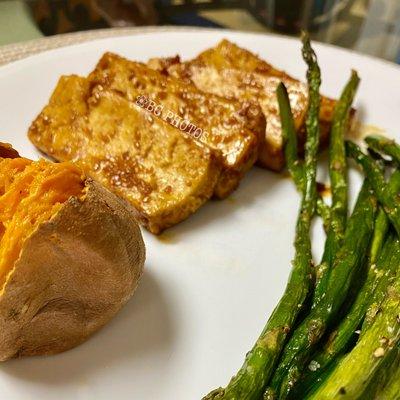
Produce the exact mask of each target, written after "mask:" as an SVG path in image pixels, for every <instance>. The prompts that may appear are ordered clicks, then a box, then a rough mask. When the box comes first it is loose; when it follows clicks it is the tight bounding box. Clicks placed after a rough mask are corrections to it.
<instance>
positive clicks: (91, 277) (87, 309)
mask: <svg viewBox="0 0 400 400" xmlns="http://www.w3.org/2000/svg"><path fill="white" fill-rule="evenodd" d="M0 155H1V157H2V158H0V360H1V361H4V360H7V359H10V358H14V357H21V356H31V355H44V354H54V353H59V352H62V351H65V350H68V349H70V348H72V347H74V346H77V345H78V344H80V343H82V342H83V341H85V340H86V339H87V338H88V337H89V336H90V335H91V334H92V333H94V332H95V331H97V330H98V329H99V328H101V327H102V326H103V325H105V324H106V323H107V322H108V321H109V320H110V318H111V317H112V316H113V315H114V314H115V313H116V312H117V311H118V310H119V309H120V308H121V307H122V306H123V305H124V304H125V303H126V302H127V300H128V299H129V298H130V296H131V295H132V294H133V292H134V290H135V289H136V286H137V284H138V281H139V278H140V276H141V274H142V271H143V264H144V258H145V248H144V244H143V240H142V236H141V232H140V229H139V227H138V225H137V223H136V221H135V219H134V218H133V216H132V213H131V210H130V208H129V205H127V204H125V203H123V202H122V201H121V200H119V199H118V198H117V197H116V196H115V195H113V194H111V193H110V192H108V191H106V190H105V189H103V188H102V187H101V186H100V185H99V184H97V183H95V182H93V181H92V180H90V179H85V177H84V175H83V173H82V171H81V170H80V169H79V168H78V167H76V166H75V165H73V164H71V163H61V164H55V163H50V162H47V161H44V160H41V161H37V162H32V161H30V160H28V159H25V158H18V157H17V153H15V152H14V151H12V149H10V148H9V147H4V146H1V145H0ZM9 156H11V157H14V158H5V157H9Z"/></svg>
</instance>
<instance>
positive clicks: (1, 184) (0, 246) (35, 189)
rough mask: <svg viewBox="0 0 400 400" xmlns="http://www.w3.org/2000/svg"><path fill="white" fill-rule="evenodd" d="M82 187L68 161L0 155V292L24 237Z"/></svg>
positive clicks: (78, 174)
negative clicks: (48, 160)
mask: <svg viewBox="0 0 400 400" xmlns="http://www.w3.org/2000/svg"><path fill="white" fill-rule="evenodd" d="M0 149H1V152H2V154H3V156H4V157H6V156H7V157H16V154H17V153H16V152H13V151H12V149H10V148H7V147H4V146H3V147H1V146H0ZM6 152H7V154H6ZM83 189H84V176H83V174H82V171H81V170H80V169H79V168H78V167H76V166H74V165H73V164H71V163H61V164H54V163H49V162H47V161H45V160H40V161H37V162H33V161H31V160H28V159H26V158H0V294H2V292H3V290H4V287H5V283H6V281H7V279H8V277H9V276H10V275H11V274H12V271H13V268H14V264H15V262H16V261H17V260H18V258H19V255H20V253H21V250H22V248H23V244H24V242H25V240H26V239H27V238H28V237H29V236H30V235H31V234H32V233H33V232H35V231H36V229H37V228H38V227H39V226H40V225H41V224H42V223H43V222H47V221H49V220H50V219H51V217H52V216H53V215H55V214H56V213H57V212H58V211H59V210H60V208H61V207H62V205H63V204H64V203H65V202H66V201H67V200H68V199H69V198H70V197H71V196H76V197H79V196H81V195H82V194H83Z"/></svg>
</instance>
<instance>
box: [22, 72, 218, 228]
mask: <svg viewBox="0 0 400 400" xmlns="http://www.w3.org/2000/svg"><path fill="white" fill-rule="evenodd" d="M28 136H29V138H30V140H31V141H32V142H33V143H34V144H35V145H36V146H37V147H38V148H39V149H40V150H41V151H43V152H44V153H46V154H48V155H49V156H51V157H53V158H54V159H56V160H58V161H65V160H70V161H75V162H78V163H79V164H80V165H81V166H82V167H83V168H84V170H85V171H86V172H87V174H88V175H89V176H91V177H92V178H93V179H95V180H97V181H98V182H100V183H101V184H103V185H104V186H105V187H107V188H109V189H110V190H111V191H113V192H114V193H116V194H118V195H119V196H120V197H122V198H123V199H125V200H127V201H128V202H129V203H130V204H131V205H132V206H133V208H134V210H135V211H136V216H137V218H138V220H139V222H140V223H141V224H143V225H144V226H145V227H146V228H147V229H148V230H150V231H151V232H153V233H155V234H159V233H160V232H161V231H162V230H164V229H165V228H168V227H170V226H172V225H174V224H177V223H178V222H180V221H182V220H184V219H185V218H187V217H188V216H189V215H190V214H192V213H194V212H195V211H196V210H197V209H198V208H199V207H200V206H201V205H202V204H203V203H205V202H206V201H207V200H208V199H209V198H210V197H211V196H212V194H213V192H214V188H215V185H216V183H217V181H218V179H219V176H220V171H221V166H220V161H219V160H218V159H217V157H216V156H215V154H214V152H213V151H211V150H210V149H209V148H207V147H206V146H204V145H203V144H202V143H199V142H197V141H194V140H192V139H191V138H189V137H188V135H186V134H184V133H182V132H181V131H179V130H178V129H176V128H174V127H173V126H171V125H170V124H168V123H166V122H165V121H162V120H161V119H157V118H149V115H148V113H147V112H146V111H145V110H143V109H142V108H140V107H139V106H137V105H135V104H133V103H131V102H129V101H127V100H125V99H124V98H123V97H122V96H119V95H118V94H116V93H115V92H113V91H110V90H105V89H103V90H98V88H95V87H91V85H90V82H89V81H88V80H87V79H85V78H81V77H78V76H63V77H62V78H61V79H60V80H59V82H58V85H57V87H56V89H55V91H54V92H53V94H52V96H51V98H50V101H49V103H48V105H47V106H46V107H45V108H44V109H43V111H42V112H41V113H40V115H39V116H38V117H37V118H36V120H35V121H34V122H33V123H32V125H31V127H30V129H29V133H28Z"/></svg>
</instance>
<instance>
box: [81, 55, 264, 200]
mask: <svg viewBox="0 0 400 400" xmlns="http://www.w3.org/2000/svg"><path fill="white" fill-rule="evenodd" d="M88 79H89V81H90V82H91V85H92V86H93V87H97V88H99V90H101V89H106V90H110V91H113V92H114V93H116V94H117V95H119V96H120V97H122V98H124V99H126V100H128V101H129V102H131V103H135V102H137V101H138V99H139V101H143V99H145V101H146V104H145V109H146V110H147V111H149V112H150V113H152V114H154V115H152V117H155V118H161V119H163V120H164V121H166V122H168V123H169V124H171V125H173V126H175V127H177V128H179V129H182V130H183V131H186V132H187V133H189V136H191V137H192V138H193V139H194V140H197V141H200V142H202V143H204V144H205V145H207V146H208V147H209V148H211V149H212V150H214V151H216V153H217V154H219V155H220V157H221V162H222V173H221V177H220V179H219V181H218V183H217V186H216V188H215V195H216V196H217V197H219V198H224V197H226V196H227V195H229V194H230V193H231V192H232V191H233V190H234V189H235V188H236V187H237V186H238V184H239V181H240V179H241V178H242V177H243V175H244V173H245V172H246V171H247V170H248V169H250V168H251V166H252V165H253V164H254V163H255V161H256V159H257V156H258V151H259V150H258V148H259V144H260V142H261V136H262V135H263V132H264V130H265V118H264V115H263V113H262V111H261V109H260V107H259V105H258V104H256V103H254V102H246V101H243V102H238V101H237V100H235V99H226V98H223V97H220V96H217V95H214V94H211V93H204V92H202V91H200V90H199V89H197V88H196V87H195V86H194V85H193V84H192V83H191V82H190V81H183V80H181V79H175V78H174V77H170V76H166V75H165V74H164V73H162V72H159V71H156V70H154V69H151V68H149V67H148V66H146V65H144V64H141V63H137V62H133V61H129V60H127V59H124V58H122V57H119V56H117V55H115V54H112V53H106V54H104V56H103V57H102V58H101V60H100V61H99V63H98V64H97V66H96V68H95V70H94V71H93V72H92V73H91V74H90V75H89V77H88ZM141 99H142V100H141ZM191 127H192V129H191ZM193 127H195V128H193Z"/></svg>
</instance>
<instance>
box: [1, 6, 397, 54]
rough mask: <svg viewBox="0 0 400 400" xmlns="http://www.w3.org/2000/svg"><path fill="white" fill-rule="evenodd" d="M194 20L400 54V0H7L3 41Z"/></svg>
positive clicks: (194, 22) (370, 51) (368, 51)
mask: <svg viewBox="0 0 400 400" xmlns="http://www.w3.org/2000/svg"><path fill="white" fill-rule="evenodd" d="M143 25H194V26H207V27H213V26H215V27H226V28H230V29H237V30H243V31H259V32H279V33H283V34H287V35H297V34H298V32H299V31H300V30H301V29H307V30H308V31H309V32H310V33H311V36H312V38H313V39H315V40H319V41H322V42H326V43H332V44H335V45H338V46H342V47H347V48H351V49H354V50H357V51H359V52H362V53H366V54H371V55H374V56H377V57H381V58H385V59H387V60H391V61H397V62H400V1H399V0H247V1H246V0H190V1H189V0H29V1H22V0H14V1H1V0H0V45H1V44H7V43H14V42H18V41H22V40H28V39H35V38H37V37H40V36H44V35H53V34H57V33H65V32H72V31H79V30H88V29H96V28H105V27H121V26H125V27H126V26H143Z"/></svg>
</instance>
